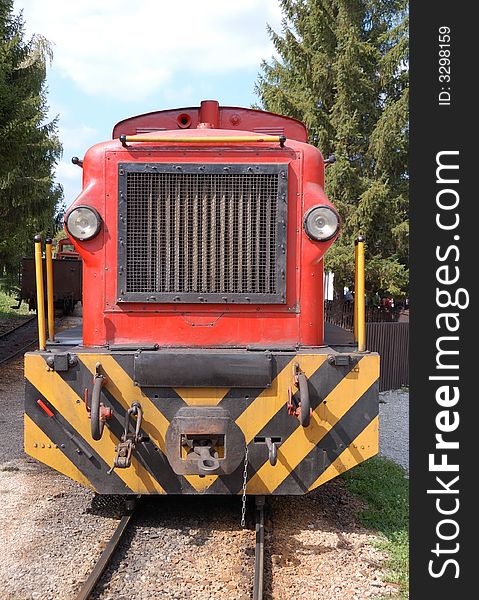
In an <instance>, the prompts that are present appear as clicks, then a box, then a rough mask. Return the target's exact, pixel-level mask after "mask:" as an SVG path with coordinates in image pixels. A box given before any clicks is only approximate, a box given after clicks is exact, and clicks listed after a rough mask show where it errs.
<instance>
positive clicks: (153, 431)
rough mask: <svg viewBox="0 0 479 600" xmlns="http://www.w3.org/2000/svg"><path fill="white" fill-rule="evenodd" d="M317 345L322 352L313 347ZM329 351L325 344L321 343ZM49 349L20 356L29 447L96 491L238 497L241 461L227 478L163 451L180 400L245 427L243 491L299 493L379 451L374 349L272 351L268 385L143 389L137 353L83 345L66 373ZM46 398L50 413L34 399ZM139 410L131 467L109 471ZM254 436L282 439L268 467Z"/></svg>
mask: <svg viewBox="0 0 479 600" xmlns="http://www.w3.org/2000/svg"><path fill="white" fill-rule="evenodd" d="M319 350H321V349H319ZM327 350H328V351H330V349H327ZM48 356H49V355H48V354H46V353H41V352H32V353H28V354H27V355H26V356H25V376H26V380H27V382H26V395H25V451H26V452H27V453H28V454H30V455H31V456H33V457H35V458H37V459H38V460H40V461H42V462H44V463H45V464H47V465H49V466H51V467H53V468H54V469H56V470H57V471H60V472H61V473H64V474H65V475H67V476H68V477H70V478H72V479H74V480H75V481H78V482H80V483H81V484H83V485H86V486H89V487H91V488H93V489H94V490H96V491H97V492H99V493H102V494H128V493H133V494H201V493H208V494H238V493H240V492H241V491H242V483H243V465H240V466H239V467H238V468H237V469H236V471H235V472H233V473H231V474H230V475H224V476H218V475H210V476H199V475H191V476H180V475H176V474H175V473H174V472H173V470H172V468H171V466H170V464H169V462H168V460H167V458H166V449H165V435H166V430H167V429H168V426H169V424H170V421H171V419H172V418H173V417H174V416H175V414H176V413H177V411H178V410H179V409H180V408H181V407H184V406H221V407H223V408H224V409H225V410H227V411H228V413H229V414H230V416H231V418H232V419H233V420H234V421H235V422H236V424H237V425H238V426H239V428H240V429H241V430H242V432H243V434H244V436H245V441H246V444H247V445H248V460H249V463H248V485H247V492H248V493H249V494H304V493H306V492H308V491H309V490H312V489H314V488H316V487H318V486H319V485H321V484H323V483H324V482H325V481H328V480H329V479H332V478H333V477H335V476H336V475H338V474H339V473H341V472H343V471H345V470H347V469H349V468H351V467H353V466H354V465H356V464H358V463H360V462H362V461H363V460H365V459H367V458H369V457H371V456H373V455H374V454H376V453H377V451H378V416H377V415H378V383H377V381H378V377H379V356H377V355H376V354H364V355H361V354H357V355H351V360H350V362H349V364H347V365H344V366H340V365H336V364H331V362H330V361H329V360H328V354H326V352H321V351H318V352H313V351H311V352H299V353H284V352H278V353H273V359H274V361H273V362H274V366H273V383H272V386H271V387H270V388H267V389H239V388H174V389H173V388H156V389H151V388H149V389H148V390H145V389H141V388H140V387H139V386H137V385H135V383H134V378H133V353H131V352H130V353H129V352H124V353H111V352H107V351H105V352H101V353H98V352H81V353H75V356H76V357H77V359H78V361H77V364H76V365H74V366H72V367H71V368H69V369H68V370H66V371H60V372H57V371H55V370H52V369H51V368H49V367H48V365H47V363H46V359H47V357H48ZM98 362H99V363H101V368H102V373H104V375H105V376H106V383H105V386H104V388H103V394H104V401H105V403H106V404H108V405H109V406H110V407H111V408H112V409H113V415H114V417H113V418H112V419H111V420H110V421H108V426H107V427H106V428H105V432H104V435H103V437H102V439H101V440H99V441H94V440H93V439H92V438H91V434H90V421H89V418H88V415H87V412H86V410H85V404H84V394H85V389H91V384H92V377H93V374H94V373H95V365H96V364H97V363H98ZM295 363H297V364H299V366H300V369H301V370H302V371H303V372H304V373H305V374H306V376H307V378H308V381H309V388H310V398H311V407H312V417H311V424H310V425H309V427H307V428H303V427H301V425H300V424H299V421H298V420H297V419H296V418H295V417H292V416H290V415H289V414H288V412H287V409H286V403H287V400H288V387H289V386H291V385H292V381H293V365H294V364H295ZM38 400H42V402H43V403H44V405H45V406H46V407H47V408H48V409H49V411H48V412H50V411H51V413H53V416H49V414H47V412H46V411H45V410H43V409H42V408H41V406H39V404H38V402H37V401H38ZM134 401H138V402H140V404H141V406H142V408H143V413H144V417H143V432H144V434H145V435H147V436H148V437H149V440H150V441H149V442H145V443H142V444H139V445H138V446H137V447H136V449H135V451H134V457H133V461H132V465H131V467H130V468H127V469H116V470H115V471H114V472H113V473H112V474H111V475H107V471H108V469H109V468H110V467H111V465H112V464H113V459H114V456H115V446H116V444H117V443H118V440H119V438H120V436H121V433H122V428H123V421H124V415H125V412H126V410H127V409H128V407H129V406H130V405H131V403H132V402H134ZM258 437H263V438H264V437H279V438H281V440H282V441H281V444H280V445H279V447H278V461H277V463H276V465H275V466H271V464H270V463H269V461H268V453H267V449H266V446H265V444H259V443H256V441H255V438H258Z"/></svg>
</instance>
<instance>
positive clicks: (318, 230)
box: [304, 206, 339, 242]
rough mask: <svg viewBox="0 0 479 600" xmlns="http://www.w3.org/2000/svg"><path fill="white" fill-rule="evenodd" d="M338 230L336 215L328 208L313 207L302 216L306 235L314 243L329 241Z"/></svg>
mask: <svg viewBox="0 0 479 600" xmlns="http://www.w3.org/2000/svg"><path fill="white" fill-rule="evenodd" d="M338 229H339V217H338V214H337V212H336V211H335V210H333V209H332V208H330V207H329V206H313V207H312V208H310V209H309V210H308V212H307V213H306V214H305V215H304V230H305V231H306V235H307V236H308V237H309V238H310V239H312V240H314V241H316V242H325V241H326V240H330V239H331V238H332V237H334V236H335V235H336V233H337V231H338Z"/></svg>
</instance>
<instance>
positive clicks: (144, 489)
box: [25, 354, 165, 494]
mask: <svg viewBox="0 0 479 600" xmlns="http://www.w3.org/2000/svg"><path fill="white" fill-rule="evenodd" d="M25 376H26V378H27V379H28V380H29V381H30V382H31V383H32V384H33V385H34V386H35V387H36V388H37V390H38V391H39V392H40V394H42V396H44V397H45V398H47V399H48V401H49V402H50V403H51V404H52V405H53V406H54V407H55V409H56V410H57V411H59V412H60V413H61V414H62V416H63V417H64V418H65V419H66V421H68V423H69V424H70V425H71V426H72V427H73V428H74V429H75V430H76V431H78V433H79V434H80V435H81V436H82V437H83V438H84V439H85V440H86V441H87V442H88V443H89V444H90V445H91V447H92V448H93V449H94V450H95V452H97V453H98V454H99V455H100V456H101V458H102V459H103V460H104V461H105V462H106V464H107V465H113V460H114V458H115V446H116V444H117V443H118V440H117V439H116V438H115V436H114V435H113V433H112V432H111V431H110V430H109V429H108V428H105V431H104V433H103V437H102V438H101V440H98V441H93V439H92V437H91V431H90V421H89V419H88V416H87V412H86V410H85V405H84V402H83V400H82V399H81V398H80V397H79V396H78V395H77V394H76V393H75V391H74V390H73V389H72V388H71V387H70V386H69V385H68V384H67V383H66V382H65V381H63V379H62V378H61V377H60V376H59V375H58V374H57V373H55V371H47V370H46V363H45V361H44V360H43V358H42V357H41V356H39V355H35V354H28V355H26V356H25ZM115 473H116V474H117V475H118V477H120V478H121V479H122V480H123V481H124V482H125V484H126V485H127V486H128V487H129V488H130V489H131V490H133V491H134V492H137V493H139V494H144V493H155V492H156V493H160V494H164V493H165V492H164V490H163V488H162V487H161V485H160V484H159V483H158V482H157V481H156V479H155V478H154V477H153V476H152V475H151V474H150V473H149V472H148V471H147V470H146V469H145V468H144V467H143V466H142V465H140V463H139V462H138V461H137V459H136V458H132V462H131V467H130V468H128V469H116V470H115ZM105 475H106V473H105Z"/></svg>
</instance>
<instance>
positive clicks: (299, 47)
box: [256, 0, 408, 295]
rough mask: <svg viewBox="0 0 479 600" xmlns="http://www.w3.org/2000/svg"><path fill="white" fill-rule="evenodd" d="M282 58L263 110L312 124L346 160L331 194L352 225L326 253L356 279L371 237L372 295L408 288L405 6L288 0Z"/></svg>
mask: <svg viewBox="0 0 479 600" xmlns="http://www.w3.org/2000/svg"><path fill="white" fill-rule="evenodd" d="M280 2H281V7H282V11H283V15H284V18H283V23H282V32H281V33H277V32H275V31H273V30H272V29H271V28H269V33H270V36H271V38H272V41H273V44H274V46H275V49H276V51H277V54H278V55H279V58H273V59H272V60H271V61H270V62H266V61H264V62H263V64H262V66H261V73H260V75H259V77H258V81H257V84H256V93H257V94H258V97H259V98H260V102H261V105H262V106H263V107H264V108H265V109H267V110H271V111H273V112H279V113H282V114H286V115H289V116H292V117H295V118H298V119H300V120H301V121H303V122H304V123H305V124H306V126H307V127H308V131H309V136H310V142H311V143H313V144H315V145H316V146H317V147H318V148H320V150H321V151H322V153H323V155H325V156H328V155H330V154H334V155H335V158H336V162H335V163H334V165H333V166H332V167H329V168H328V169H327V171H326V192H327V193H328V194H329V196H330V198H331V200H332V201H333V203H334V204H335V206H336V207H337V209H338V210H339V213H340V215H341V218H342V221H343V228H342V234H341V237H340V238H339V239H338V241H337V242H336V244H335V245H334V246H333V248H332V249H331V250H330V251H329V252H328V254H327V257H326V265H325V266H326V268H328V269H330V270H332V271H334V273H335V275H336V278H335V281H336V282H337V283H338V284H339V289H340V287H342V285H350V284H351V283H352V281H353V280H354V275H353V274H354V260H353V256H354V251H353V248H354V239H355V237H356V236H357V235H359V234H362V235H364V236H366V240H367V245H366V259H367V261H366V268H367V273H366V278H367V285H368V288H369V291H370V292H373V291H376V290H384V291H388V292H390V293H392V294H394V295H400V294H402V293H406V290H407V284H408V270H407V266H408V258H407V255H408V212H407V211H408V179H407V145H408V70H407V65H408V29H407V19H408V14H407V2H406V1H405V0H280Z"/></svg>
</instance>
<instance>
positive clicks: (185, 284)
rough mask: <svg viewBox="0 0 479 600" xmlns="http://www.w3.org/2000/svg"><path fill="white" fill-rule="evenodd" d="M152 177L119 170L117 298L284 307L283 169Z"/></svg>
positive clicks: (149, 172) (141, 170)
mask: <svg viewBox="0 0 479 600" xmlns="http://www.w3.org/2000/svg"><path fill="white" fill-rule="evenodd" d="M158 170H159V166H158V165H142V166H140V167H139V166H138V165H135V170H132V169H129V168H128V167H126V168H125V167H124V166H123V168H122V169H120V174H121V173H123V175H122V177H120V198H121V200H122V202H120V223H125V221H126V227H125V231H124V236H122V242H123V244H126V251H125V252H123V256H124V259H125V260H124V265H123V269H121V270H120V272H123V273H124V277H123V282H122V289H121V290H120V294H121V296H123V297H124V299H126V300H139V301H144V300H145V299H146V300H149V301H158V302H165V301H166V302H171V301H173V302H175V301H176V302H225V301H233V302H235V301H236V302H258V301H266V302H284V299H285V298H284V296H285V288H284V267H285V250H286V249H285V231H286V227H285V225H286V210H285V207H286V191H285V190H286V184H285V180H286V177H285V174H286V172H287V171H286V170H285V165H261V167H260V166H257V167H255V168H253V167H248V166H245V165H226V166H225V165H209V168H207V167H206V166H205V165H184V166H180V165H169V167H168V166H165V165H163V166H162V167H160V170H161V172H158ZM155 171H156V172H155ZM185 171H186V172H185ZM122 206H123V209H122V208H121V207H122ZM123 244H122V245H123Z"/></svg>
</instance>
